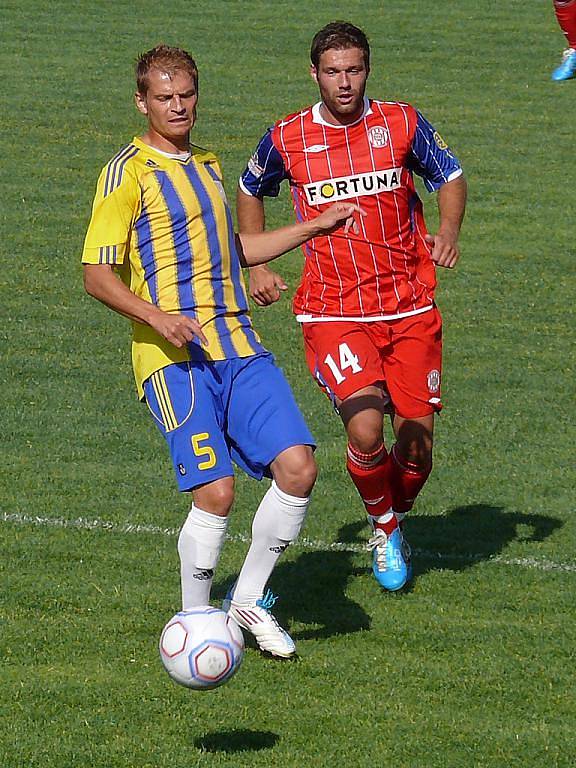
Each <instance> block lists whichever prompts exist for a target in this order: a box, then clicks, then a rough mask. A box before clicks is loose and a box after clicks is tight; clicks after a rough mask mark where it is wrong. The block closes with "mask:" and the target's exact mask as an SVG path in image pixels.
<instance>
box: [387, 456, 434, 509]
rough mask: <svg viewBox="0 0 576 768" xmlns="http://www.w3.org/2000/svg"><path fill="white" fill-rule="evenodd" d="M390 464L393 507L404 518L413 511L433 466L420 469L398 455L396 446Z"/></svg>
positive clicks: (389, 475) (389, 473)
mask: <svg viewBox="0 0 576 768" xmlns="http://www.w3.org/2000/svg"><path fill="white" fill-rule="evenodd" d="M388 464H389V471H388V478H389V483H390V491H391V496H392V506H393V507H394V511H395V512H398V513H400V515H402V517H403V516H404V514H405V513H406V512H409V511H410V510H411V509H412V507H413V505H414V502H415V501H416V496H418V494H419V493H420V491H421V490H422V488H423V486H424V483H425V482H426V480H427V479H428V475H429V474H430V472H431V471H432V465H430V467H429V468H428V469H426V470H421V469H418V465H417V464H413V463H412V462H411V461H407V460H406V459H403V458H401V457H400V456H399V455H398V449H397V448H396V446H395V445H394V446H393V447H392V450H391V451H390V458H389V462H388Z"/></svg>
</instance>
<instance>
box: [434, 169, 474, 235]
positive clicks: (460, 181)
mask: <svg viewBox="0 0 576 768" xmlns="http://www.w3.org/2000/svg"><path fill="white" fill-rule="evenodd" d="M466 196H467V184H466V179H465V178H464V177H463V176H459V177H458V178H457V179H453V180H452V181H449V182H447V183H446V184H444V185H443V186H441V187H440V189H439V190H438V211H439V214H440V222H439V227H438V232H439V233H442V234H446V235H448V234H449V235H451V236H452V237H453V238H455V239H457V238H458V235H459V234H460V227H461V226H462V221H463V219H464V212H465V210H466Z"/></svg>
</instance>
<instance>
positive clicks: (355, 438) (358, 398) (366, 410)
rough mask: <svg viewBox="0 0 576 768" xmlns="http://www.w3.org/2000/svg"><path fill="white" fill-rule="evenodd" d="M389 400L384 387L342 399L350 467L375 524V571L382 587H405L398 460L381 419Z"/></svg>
mask: <svg viewBox="0 0 576 768" xmlns="http://www.w3.org/2000/svg"><path fill="white" fill-rule="evenodd" d="M388 403H389V398H388V396H387V394H386V393H385V392H384V390H383V389H382V387H380V386H376V385H372V386H369V387H364V388H363V389H361V390H358V391H357V392H355V393H354V394H353V395H351V396H350V397H348V398H346V399H345V400H344V401H342V402H341V403H339V406H338V410H339V413H340V415H341V417H342V420H343V422H344V426H345V428H346V433H347V435H348V447H347V468H348V473H349V474H350V477H351V478H352V482H353V483H354V485H355V486H356V489H357V490H358V492H359V494H360V497H361V498H362V501H363V502H364V507H365V509H366V512H367V515H368V521H369V522H370V525H371V526H372V530H373V536H372V537H371V539H370V541H369V543H368V547H369V548H370V549H371V550H372V553H373V561H372V571H373V573H374V577H375V578H376V580H377V582H378V583H379V584H380V586H382V587H383V588H384V589H387V590H389V591H391V592H394V591H396V590H398V589H401V588H402V587H403V586H404V585H405V584H406V582H407V581H408V580H409V578H410V576H411V570H410V558H409V548H408V546H407V544H406V543H405V542H404V538H403V533H402V527H401V525H400V522H399V519H398V515H397V514H396V509H395V507H394V496H393V490H394V487H395V486H394V484H393V482H392V477H391V476H392V474H393V473H394V469H395V459H394V458H393V456H392V455H391V454H388V452H387V451H386V448H385V445H384V437H383V421H384V414H385V412H386V409H387V406H388Z"/></svg>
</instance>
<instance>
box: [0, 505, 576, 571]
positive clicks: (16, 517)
mask: <svg viewBox="0 0 576 768" xmlns="http://www.w3.org/2000/svg"><path fill="white" fill-rule="evenodd" d="M0 522H2V523H14V524H15V525H38V526H42V527H47V528H76V529H80V530H83V531H106V532H108V533H115V534H120V535H122V534H149V535H152V536H166V537H175V536H177V535H178V533H179V531H180V529H179V528H162V527H161V526H158V525H140V524H132V523H114V522H112V521H110V520H99V519H98V518H95V519H91V520H89V519H88V518H85V517H77V518H75V519H74V520H68V519H66V518H63V517H36V516H34V515H21V514H18V513H8V512H2V513H0ZM227 539H228V540H229V541H237V542H243V543H248V542H249V541H250V537H249V536H247V535H245V534H243V533H236V534H228V536H227ZM292 546H293V547H297V548H300V549H313V550H316V551H319V552H353V553H356V552H365V551H366V547H365V546H364V545H363V544H353V543H350V544H346V543H344V542H340V541H334V542H326V541H319V540H314V539H308V538H306V537H302V538H300V539H298V540H297V541H296V542H295V543H294V544H293V545H292ZM412 551H413V552H414V554H415V555H418V557H422V558H423V559H426V560H436V561H438V562H443V561H445V562H451V561H456V562H464V563H477V562H481V561H489V562H491V563H500V564H501V565H518V566H521V567H523V568H532V569H535V570H539V571H561V572H567V573H576V563H562V562H554V561H553V560H544V559H537V558H535V557H503V556H502V555H491V554H482V553H472V552H470V553H463V554H453V555H451V554H444V553H442V552H430V551H428V550H425V549H418V548H414V547H413V548H412Z"/></svg>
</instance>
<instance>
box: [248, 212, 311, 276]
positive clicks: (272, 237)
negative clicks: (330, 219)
mask: <svg viewBox="0 0 576 768" xmlns="http://www.w3.org/2000/svg"><path fill="white" fill-rule="evenodd" d="M321 234H324V233H323V231H322V229H321V228H319V227H317V226H315V224H314V221H302V222H298V223H297V224H289V225H288V226H287V227H281V228H280V229H271V230H268V231H264V232H255V233H253V234H248V233H246V232H243V233H241V234H239V235H237V236H236V237H237V241H239V249H238V250H239V253H240V259H241V261H242V264H243V265H244V266H246V267H254V266H256V265H257V264H267V263H268V262H269V261H272V260H273V259H276V258H277V257H278V256H282V254H284V253H288V251H291V250H293V249H294V248H297V247H298V246H299V245H302V243H304V242H306V240H309V239H310V238H312V237H317V236H318V235H321Z"/></svg>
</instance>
